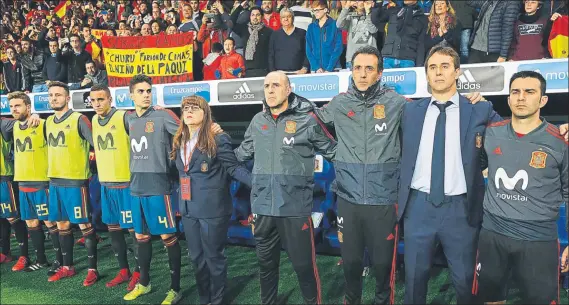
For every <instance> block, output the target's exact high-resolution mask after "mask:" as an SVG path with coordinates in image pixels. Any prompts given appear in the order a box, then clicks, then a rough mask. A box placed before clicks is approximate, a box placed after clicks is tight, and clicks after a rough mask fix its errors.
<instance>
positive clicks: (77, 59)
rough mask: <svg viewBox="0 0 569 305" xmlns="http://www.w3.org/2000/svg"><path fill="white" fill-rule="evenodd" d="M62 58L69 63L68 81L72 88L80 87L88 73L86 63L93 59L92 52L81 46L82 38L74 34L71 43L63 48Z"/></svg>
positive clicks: (70, 38)
mask: <svg viewBox="0 0 569 305" xmlns="http://www.w3.org/2000/svg"><path fill="white" fill-rule="evenodd" d="M61 60H62V61H64V62H65V64H66V65H67V82H68V83H69V88H70V89H71V90H76V89H79V87H80V86H81V84H80V83H81V81H82V80H83V77H84V76H85V74H86V73H87V70H85V63H86V62H88V61H91V54H89V53H87V52H86V51H85V50H83V49H82V48H81V38H79V35H75V34H72V35H71V36H70V37H69V44H66V45H65V46H64V47H63V48H62V50H61Z"/></svg>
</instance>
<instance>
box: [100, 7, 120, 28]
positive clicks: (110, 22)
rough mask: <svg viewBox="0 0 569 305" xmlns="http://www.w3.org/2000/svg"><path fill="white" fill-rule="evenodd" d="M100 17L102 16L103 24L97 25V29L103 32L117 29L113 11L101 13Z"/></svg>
mask: <svg viewBox="0 0 569 305" xmlns="http://www.w3.org/2000/svg"><path fill="white" fill-rule="evenodd" d="M101 15H103V22H101V24H100V25H99V29H103V30H114V29H116V28H117V23H116V21H115V20H114V19H115V18H114V16H113V11H111V10H109V11H102V12H101Z"/></svg>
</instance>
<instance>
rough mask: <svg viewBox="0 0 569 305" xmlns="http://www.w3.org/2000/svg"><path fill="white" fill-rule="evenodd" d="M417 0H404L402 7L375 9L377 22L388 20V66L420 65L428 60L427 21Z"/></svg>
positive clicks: (385, 56) (385, 47) (385, 58)
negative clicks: (426, 43)
mask: <svg viewBox="0 0 569 305" xmlns="http://www.w3.org/2000/svg"><path fill="white" fill-rule="evenodd" d="M417 2H418V1H417V0H405V1H403V7H399V6H395V7H383V6H382V7H379V8H378V9H375V10H373V12H372V21H373V23H374V24H380V23H383V22H387V37H385V42H384V44H383V49H382V50H381V54H382V55H383V66H384V68H385V69H393V68H408V67H416V66H417V67H419V66H422V65H423V62H424V61H425V33H426V32H427V24H428V20H427V17H426V16H425V13H424V12H423V9H421V7H420V6H419V5H418V4H417Z"/></svg>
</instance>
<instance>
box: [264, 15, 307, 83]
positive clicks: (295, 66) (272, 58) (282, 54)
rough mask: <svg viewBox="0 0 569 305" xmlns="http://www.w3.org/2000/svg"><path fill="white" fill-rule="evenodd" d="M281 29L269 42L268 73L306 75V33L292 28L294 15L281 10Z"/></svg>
mask: <svg viewBox="0 0 569 305" xmlns="http://www.w3.org/2000/svg"><path fill="white" fill-rule="evenodd" d="M280 17H281V24H282V28H281V29H280V30H278V31H275V32H274V33H273V35H271V40H270V42H269V71H271V72H272V71H276V70H280V71H284V72H290V73H294V74H306V73H307V72H308V71H310V70H309V69H310V64H309V62H308V58H307V57H306V31H305V30H303V29H299V28H296V27H295V26H294V19H295V18H296V17H295V16H294V13H293V12H292V10H291V9H288V8H283V9H282V10H281V12H280Z"/></svg>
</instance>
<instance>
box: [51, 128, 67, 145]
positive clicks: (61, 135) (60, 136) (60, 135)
mask: <svg viewBox="0 0 569 305" xmlns="http://www.w3.org/2000/svg"><path fill="white" fill-rule="evenodd" d="M60 140H61V145H65V134H64V133H63V131H60V132H59V133H58V134H57V137H55V138H54V137H53V134H52V133H50V134H49V135H48V136H47V144H48V145H49V146H51V147H57V146H59V145H60V144H59V141H60Z"/></svg>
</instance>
